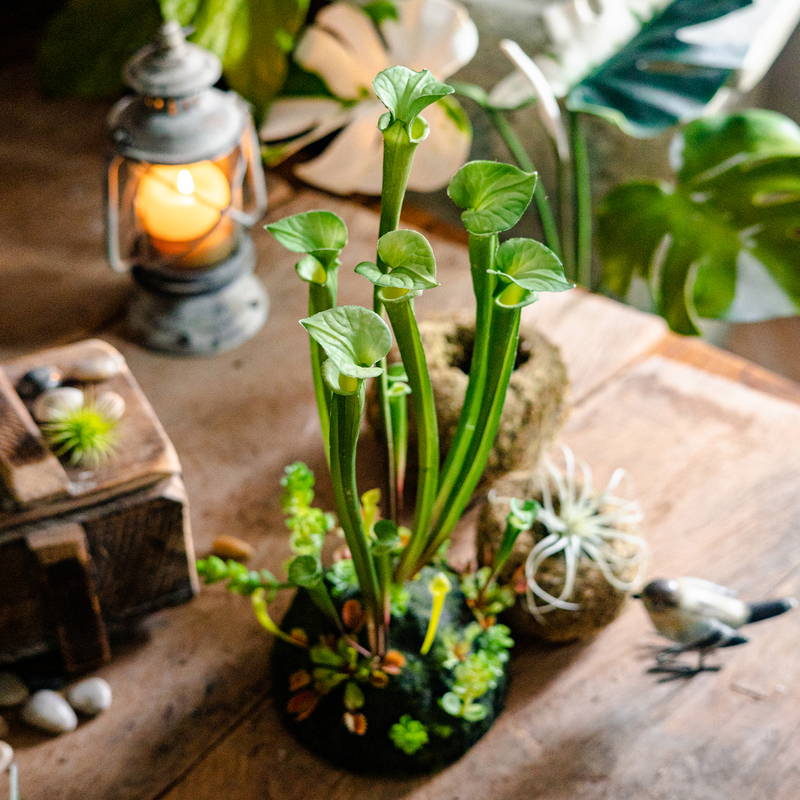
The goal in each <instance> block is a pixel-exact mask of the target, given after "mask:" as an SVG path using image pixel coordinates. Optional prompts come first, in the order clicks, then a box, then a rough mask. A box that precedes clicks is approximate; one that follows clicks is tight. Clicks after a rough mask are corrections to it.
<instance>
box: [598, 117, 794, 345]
mask: <svg viewBox="0 0 800 800" xmlns="http://www.w3.org/2000/svg"><path fill="white" fill-rule="evenodd" d="M765 114H766V116H765ZM759 141H762V142H763V148H762V147H760V146H759ZM781 151H783V152H781ZM673 153H674V154H675V157H676V159H675V160H676V163H675V166H676V168H677V182H676V185H674V186H671V185H669V184H659V183H655V182H648V183H645V182H634V183H629V184H625V185H623V186H619V187H617V188H615V189H613V190H612V191H611V192H610V193H609V194H608V195H607V197H606V198H605V199H604V200H603V202H602V204H601V206H600V209H599V214H598V219H597V232H598V248H599V252H600V256H601V259H602V262H603V270H604V280H605V282H606V284H607V286H608V287H609V288H610V289H611V290H612V291H613V292H615V293H617V294H618V295H620V296H624V295H625V294H626V293H627V291H628V287H629V285H630V282H631V279H632V277H633V276H634V275H639V276H640V277H642V278H643V279H644V280H645V281H646V282H647V285H648V288H649V290H650V294H651V298H652V302H653V309H654V310H655V311H656V312H657V313H659V314H661V315H662V316H663V317H664V318H665V319H666V320H667V322H668V323H669V324H670V327H672V328H673V330H676V331H678V332H679V333H686V334H696V333H697V332H698V328H697V320H698V318H699V317H706V318H712V319H725V320H730V321H748V322H750V321H755V320H759V319H768V318H770V317H776V316H788V315H792V314H796V313H797V312H798V311H800V129H798V128H797V127H796V126H794V125H793V123H791V122H789V121H788V120H785V118H782V117H780V116H779V115H774V116H773V119H769V114H768V113H767V112H755V113H754V112H744V113H743V114H736V115H728V116H720V117H711V118H708V119H702V120H696V121H695V122H693V123H690V124H689V125H688V126H687V127H686V130H685V131H684V132H683V133H682V134H680V135H679V136H678V137H676V140H675V142H674V146H673Z"/></svg>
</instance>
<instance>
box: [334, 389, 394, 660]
mask: <svg viewBox="0 0 800 800" xmlns="http://www.w3.org/2000/svg"><path fill="white" fill-rule="evenodd" d="M362 407H363V382H362V384H361V386H360V387H359V391H358V393H357V394H353V395H344V394H339V393H337V392H333V397H332V398H331V430H330V433H331V439H330V444H331V447H330V452H331V480H332V482H333V491H334V499H335V501H336V509H337V511H338V513H339V524H340V525H341V526H342V530H343V531H344V538H345V541H346V542H347V546H348V548H349V549H350V555H351V556H352V558H353V567H354V568H355V571H356V575H357V576H358V584H359V586H360V587H361V594H362V598H363V600H364V606H365V608H366V609H367V613H368V614H369V617H370V621H371V625H370V626H369V627H370V646H371V647H372V648H373V651H377V638H376V636H377V629H378V628H379V627H381V625H382V619H381V618H382V613H381V611H382V609H381V608H380V604H379V601H378V597H379V595H380V592H379V590H378V575H377V571H376V568H375V562H374V560H373V558H372V553H371V552H370V548H369V543H368V541H367V536H366V533H365V532H364V527H363V525H362V524H361V513H360V507H359V503H358V489H357V486H356V445H357V443H358V431H359V427H360V425H361V411H362Z"/></svg>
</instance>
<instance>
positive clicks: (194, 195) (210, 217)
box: [136, 161, 233, 267]
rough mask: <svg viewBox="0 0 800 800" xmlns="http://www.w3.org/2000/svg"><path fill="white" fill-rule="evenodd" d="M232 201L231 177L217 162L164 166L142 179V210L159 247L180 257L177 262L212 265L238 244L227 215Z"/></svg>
mask: <svg viewBox="0 0 800 800" xmlns="http://www.w3.org/2000/svg"><path fill="white" fill-rule="evenodd" d="M230 199H231V191H230V186H229V185H228V179H227V178H226V177H225V173H224V172H223V171H222V170H221V169H220V168H219V167H218V166H217V165H216V164H214V163H212V162H211V161H199V162H197V163H196V164H187V165H185V166H183V165H178V166H174V165H162V164H159V165H154V166H151V167H150V168H149V169H148V170H147V172H146V173H145V175H144V176H143V177H142V179H141V181H140V182H139V187H138V189H137V191H136V212H137V214H138V216H139V219H140V221H141V224H142V227H143V228H144V230H145V232H146V233H147V234H148V235H149V237H150V239H151V241H152V243H153V246H154V247H155V249H156V250H157V251H158V252H160V253H161V254H162V255H164V256H167V257H168V258H174V259H177V261H176V263H175V264H174V265H175V266H183V267H202V266H210V265H211V264H213V263H214V262H215V261H216V260H219V259H220V258H224V257H225V256H227V255H228V253H229V252H230V250H231V247H232V244H233V223H232V222H231V220H230V219H228V218H227V217H221V213H222V211H223V210H224V209H225V208H227V207H228V204H229V203H230ZM215 226H216V227H215ZM203 237H206V238H203ZM196 240H200V241H196Z"/></svg>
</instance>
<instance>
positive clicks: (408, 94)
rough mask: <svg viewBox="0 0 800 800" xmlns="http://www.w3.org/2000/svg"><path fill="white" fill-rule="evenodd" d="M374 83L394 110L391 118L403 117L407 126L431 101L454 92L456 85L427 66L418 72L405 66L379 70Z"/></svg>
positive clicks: (385, 102) (389, 106) (379, 96)
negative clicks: (447, 82)
mask: <svg viewBox="0 0 800 800" xmlns="http://www.w3.org/2000/svg"><path fill="white" fill-rule="evenodd" d="M372 87H373V89H375V94H376V95H378V99H379V100H380V101H381V102H382V103H383V104H384V105H385V106H386V108H388V109H389V111H390V112H391V115H392V116H391V121H392V122H395V121H400V122H403V123H404V124H405V125H407V126H408V125H411V123H413V121H414V119H415V118H416V117H417V116H418V115H419V114H420V112H421V111H423V109H425V108H427V107H428V106H429V105H430V104H431V103H435V102H436V101H437V100H438V99H439V98H440V97H445V96H446V95H448V94H452V93H453V87H452V86H448V85H447V84H445V83H439V81H437V80H436V78H434V77H433V75H432V74H431V73H430V72H429V71H428V70H427V69H424V70H422V72H414V70H413V69H409V68H408V67H401V66H396V67H390V68H389V69H385V70H383V72H379V73H378V74H377V75H376V77H375V80H374V81H373V82H372ZM384 125H385V123H384ZM386 127H388V126H386Z"/></svg>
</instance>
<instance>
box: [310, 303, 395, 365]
mask: <svg viewBox="0 0 800 800" xmlns="http://www.w3.org/2000/svg"><path fill="white" fill-rule="evenodd" d="M300 324H301V325H302V326H303V327H304V328H305V329H306V330H307V331H308V333H309V335H310V336H311V338H312V339H314V341H315V342H317V343H318V344H319V345H320V346H321V347H322V348H323V350H325V353H326V355H327V356H328V359H329V360H330V362H332V363H333V364H334V365H335V367H336V369H337V370H338V371H339V372H341V373H342V374H343V375H346V376H347V377H349V378H357V379H363V378H374V377H376V376H377V375H380V374H381V368H380V367H373V366H372V365H373V364H374V363H375V362H376V361H380V359H382V358H383V357H384V356H385V355H386V354H387V353H388V352H389V348H390V347H391V346H392V334H391V331H390V330H389V326H388V325H387V324H386V323H385V322H384V321H383V320H382V319H381V318H380V317H379V316H378V315H377V314H376V313H375V312H374V311H370V310H369V309H367V308H362V307H361V306H340V307H339V308H330V309H328V310H326V311H320V312H319V313H318V314H314V316H313V317H308V318H307V319H302V320H300ZM326 364H327V362H326Z"/></svg>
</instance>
